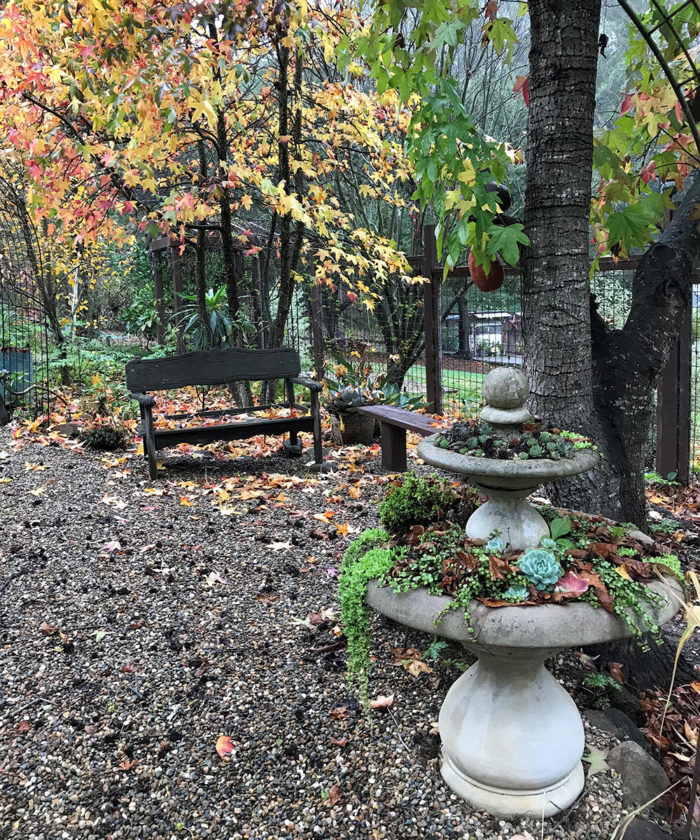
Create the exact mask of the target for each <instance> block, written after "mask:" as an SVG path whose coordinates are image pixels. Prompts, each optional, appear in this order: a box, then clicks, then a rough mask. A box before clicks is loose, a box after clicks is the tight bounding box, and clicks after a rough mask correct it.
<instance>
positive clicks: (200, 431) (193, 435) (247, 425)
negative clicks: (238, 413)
mask: <svg viewBox="0 0 700 840" xmlns="http://www.w3.org/2000/svg"><path fill="white" fill-rule="evenodd" d="M313 430H314V418H313V417H312V416H311V415H310V414H309V415H306V416H304V417H284V418H280V419H277V420H243V421H241V422H240V423H224V424H221V425H218V426H195V427H190V428H185V429H155V430H154V436H155V444H156V449H165V448H166V447H168V446H175V445H177V444H178V443H195V444H204V443H212V442H213V441H217V440H241V439H243V438H249V437H253V436H254V435H273V436H274V435H282V434H284V432H313ZM137 431H139V430H137Z"/></svg>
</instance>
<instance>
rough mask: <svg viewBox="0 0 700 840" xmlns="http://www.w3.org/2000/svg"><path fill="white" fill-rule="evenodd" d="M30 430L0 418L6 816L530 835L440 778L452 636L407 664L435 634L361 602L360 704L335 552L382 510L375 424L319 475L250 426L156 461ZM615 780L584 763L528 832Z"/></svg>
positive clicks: (617, 792)
mask: <svg viewBox="0 0 700 840" xmlns="http://www.w3.org/2000/svg"><path fill="white" fill-rule="evenodd" d="M43 440H44V443H45V444H49V445H42V444H39V443H35V442H26V439H24V438H21V439H18V440H15V439H13V437H12V431H11V429H4V430H2V431H0V482H1V486H0V494H1V495H0V501H1V506H0V516H1V518H2V535H3V539H2V543H1V544H0V640H1V647H0V838H2V840H5V838H12V840H15V838H16V839H17V840H20V839H21V840H59V838H80V840H97V838H105V840H106V839H107V838H111V840H136V838H150V840H171V838H183V839H184V838H188V840H189V839H190V838H195V840H200V838H201V840H206V839H207V838H209V839H211V838H221V840H224V838H226V840H238V839H239V838H256V840H257V838H259V839H260V840H263V838H269V837H271V838H279V840H309V838H319V840H326V839H327V840H336V838H355V837H357V838H369V840H381V838H392V840H394V838H395V839H396V840H399V839H400V840H405V838H424V837H430V836H439V837H442V838H449V837H455V838H456V837H459V838H464V840H467V838H484V840H487V839H488V840H497V838H504V840H505V838H511V837H513V836H514V835H516V834H523V833H525V832H529V833H530V834H531V835H532V837H537V838H539V837H540V836H541V828H540V823H539V821H538V820H534V819H533V820H526V821H515V822H508V821H504V820H499V819H497V818H493V817H489V816H488V815H485V814H481V813H474V812H473V811H472V810H471V809H470V808H469V807H468V806H467V805H466V803H464V802H463V801H461V800H459V799H457V797H456V796H455V795H454V794H452V792H451V791H450V790H449V788H447V787H446V785H445V784H444V783H443V782H442V779H441V777H440V774H439V760H438V754H439V736H438V734H437V728H436V723H435V722H436V721H437V717H438V712H439V708H440V704H441V702H442V699H443V698H444V695H445V693H446V692H447V690H448V688H449V686H450V684H451V683H452V682H453V681H454V679H455V678H456V677H457V676H459V674H460V672H461V669H462V668H463V667H464V665H463V663H464V661H465V655H464V654H463V653H462V652H461V650H460V649H459V648H455V647H448V648H446V649H443V650H442V651H441V652H440V658H439V659H438V660H436V661H431V660H429V659H427V657H421V658H420V661H423V662H424V663H425V665H426V669H418V670H419V676H418V677H415V676H413V675H412V674H411V672H410V671H409V670H408V668H407V667H406V662H407V661H408V662H409V664H410V660H411V658H412V657H413V656H414V654H412V653H410V651H411V649H413V650H417V651H425V649H426V648H427V647H428V645H429V644H430V641H431V640H430V638H429V637H425V636H421V635H420V634H418V633H414V632H408V633H407V632H406V630H405V629H404V628H401V627H398V626H396V625H391V624H389V623H388V622H385V621H383V620H380V619H376V621H375V625H374V640H375V652H376V657H377V662H376V669H375V672H374V673H373V676H372V683H371V692H372V696H373V697H376V696H378V695H384V696H390V695H393V702H392V704H391V705H390V706H389V707H388V708H385V709H380V710H377V711H376V712H374V713H373V715H372V718H371V720H366V719H365V718H363V717H362V715H361V713H360V710H359V708H358V705H357V703H356V701H355V700H354V698H353V697H352V695H351V694H350V693H349V692H348V689H347V688H346V686H345V683H344V676H343V675H344V670H345V663H346V652H345V648H344V643H343V637H342V634H341V631H340V627H339V620H338V599H337V575H338V567H339V564H340V560H341V557H342V554H343V551H344V550H345V548H346V546H347V544H348V542H349V540H351V539H352V538H353V536H354V535H355V534H357V533H359V532H360V531H361V530H363V529H365V528H367V527H370V526H374V525H376V524H377V523H378V515H377V502H378V500H379V499H380V498H381V497H382V495H383V491H384V488H385V485H386V482H387V480H388V479H387V476H386V475H382V471H381V468H380V466H379V453H378V447H377V446H376V445H375V447H374V448H373V449H367V450H365V449H359V448H358V449H353V450H346V453H345V454H342V453H337V455H336V457H337V458H338V460H339V463H340V464H341V470H340V471H339V472H338V473H336V474H333V475H308V474H307V473H306V472H305V470H304V467H303V464H301V463H300V462H299V461H295V460H289V459H287V458H285V457H281V456H275V455H265V454H262V455H261V454H259V452H260V446H259V444H258V443H255V442H253V443H252V444H251V446H250V449H249V450H246V449H245V447H237V448H236V449H235V452H236V454H237V455H238V457H236V458H232V459H231V460H230V461H226V462H222V461H220V460H215V459H214V458H212V457H211V456H208V457H200V454H201V453H199V452H194V453H190V459H189V460H184V459H182V457H180V456H179V457H178V458H177V459H173V460H172V462H171V460H170V459H168V460H167V461H166V463H167V465H168V468H167V469H166V470H164V471H163V474H162V477H159V480H158V481H156V482H153V483H152V482H149V481H148V475H147V470H146V466H145V464H144V461H143V458H141V457H138V458H136V457H135V456H133V453H132V454H129V455H128V456H125V455H124V453H114V454H111V453H110V454H105V455H100V454H99V453H89V452H84V451H71V449H70V446H75V444H74V443H69V442H66V441H65V440H60V441H58V440H51V439H48V438H46V437H44V438H43ZM16 446H20V447H21V448H19V449H16V448H15V447H16ZM232 451H233V450H232ZM246 452H247V454H246ZM395 663H398V664H395ZM222 736H223V740H220V739H222ZM587 737H588V741H589V744H591V745H592V746H594V747H596V748H597V749H599V750H604V749H605V748H606V747H608V746H610V745H612V744H614V743H615V741H614V740H611V738H610V736H607V735H604V734H602V733H601V732H598V731H596V730H595V729H593V728H589V729H587ZM227 738H228V739H230V741H227V740H226V739H227ZM217 744H218V745H219V747H220V749H221V751H222V752H223V753H224V757H221V756H220V754H219V753H218V752H217ZM229 747H230V752H229V753H228V754H226V751H227V749H229ZM621 802H622V791H621V785H620V781H619V779H617V778H614V777H613V775H612V774H611V773H610V772H609V771H608V772H598V773H596V774H594V775H589V777H588V778H587V781H586V787H585V790H584V793H583V795H582V797H581V799H580V801H579V803H578V804H577V805H576V806H575V807H574V808H573V809H572V810H571V811H570V812H569V813H567V814H565V815H562V816H561V817H560V818H559V819H552V820H546V821H545V824H544V834H543V836H544V837H546V838H554V837H556V838H584V837H585V838H600V840H602V838H607V837H608V836H609V834H610V832H611V831H612V829H613V827H614V826H615V825H616V824H617V823H618V821H619V820H620V818H621V817H622V816H623V814H624V811H623V810H622V806H621Z"/></svg>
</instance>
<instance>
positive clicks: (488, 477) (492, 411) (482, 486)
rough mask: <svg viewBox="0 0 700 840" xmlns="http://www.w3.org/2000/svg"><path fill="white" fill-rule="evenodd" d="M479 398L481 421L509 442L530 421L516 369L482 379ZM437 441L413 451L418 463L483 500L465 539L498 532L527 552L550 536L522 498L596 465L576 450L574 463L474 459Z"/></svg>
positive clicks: (588, 452) (591, 455)
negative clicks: (465, 481) (458, 480)
mask: <svg viewBox="0 0 700 840" xmlns="http://www.w3.org/2000/svg"><path fill="white" fill-rule="evenodd" d="M482 393H483V396H484V399H485V400H486V403H487V405H486V407H485V408H484V409H483V411H482V412H481V419H482V420H484V421H486V422H487V423H489V425H490V426H491V427H492V428H493V431H494V434H496V435H500V436H502V437H512V436H513V435H514V434H516V433H518V432H519V430H520V426H521V424H522V423H529V422H531V421H532V419H533V418H532V415H531V414H530V412H529V411H528V410H527V408H525V401H526V400H527V398H528V396H529V389H528V384H527V379H526V378H525V376H524V374H523V373H522V372H521V371H519V370H518V369H517V368H496V369H494V370H492V371H491V372H490V373H489V374H488V376H486V378H485V379H484V384H483V390H482ZM436 437H437V435H432V436H431V437H429V438H426V439H425V440H424V441H421V443H420V444H419V445H418V454H419V455H420V456H421V458H423V460H424V461H426V462H427V463H428V464H432V465H433V466H435V467H441V468H442V469H443V470H447V471H448V472H454V473H462V474H463V475H466V476H468V478H469V479H470V483H472V484H473V485H474V486H475V487H477V488H478V489H479V490H480V491H481V492H482V493H485V494H486V495H487V496H488V502H486V504H484V505H482V506H481V507H479V508H477V510H476V511H475V512H474V513H473V514H472V516H471V518H470V519H469V522H467V529H466V530H467V536H468V537H470V538H472V539H488V538H489V536H490V535H492V534H493V533H494V531H498V532H499V533H500V536H501V537H503V539H504V540H505V541H506V542H507V543H508V544H509V545H510V546H511V548H513V549H526V548H532V547H534V546H537V545H539V542H540V540H541V539H542V537H548V536H549V528H548V527H547V523H546V522H545V521H544V519H543V518H542V517H541V516H540V514H539V513H538V512H537V510H535V508H534V507H533V506H532V505H531V504H530V503H529V502H528V501H527V497H528V496H529V495H530V494H531V493H533V492H534V491H535V490H536V489H537V488H538V487H539V486H540V485H542V484H545V483H546V482H548V481H553V480H555V479H557V478H564V477H566V476H571V475H577V474H578V473H582V472H588V470H592V469H593V468H594V467H596V466H597V464H598V460H599V459H598V454H597V453H596V452H595V450H593V449H580V450H578V451H577V452H576V453H575V454H574V457H573V458H562V459H561V460H559V461H551V460H549V459H547V458H538V459H528V460H527V461H503V460H500V459H495V458H476V457H474V456H473V455H460V454H459V453H458V452H452V451H450V450H449V449H442V448H441V447H439V446H436V444H435V440H436Z"/></svg>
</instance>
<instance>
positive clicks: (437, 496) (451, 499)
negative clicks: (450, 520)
mask: <svg viewBox="0 0 700 840" xmlns="http://www.w3.org/2000/svg"><path fill="white" fill-rule="evenodd" d="M456 502H457V494H456V493H455V491H454V490H453V489H452V488H451V487H450V486H449V485H447V484H446V483H445V482H444V481H440V480H439V479H438V478H436V477H435V476H429V477H427V478H423V477H422V476H419V475H416V474H415V473H414V472H408V473H406V474H405V475H404V477H403V481H402V482H401V484H399V485H398V486H397V487H393V488H390V489H389V491H388V494H387V497H386V499H385V500H384V501H383V502H382V503H381V504H380V505H379V518H380V519H381V521H382V525H383V526H384V527H385V528H386V530H387V531H389V533H391V534H404V533H405V532H406V531H408V530H409V528H410V527H411V525H430V524H431V522H435V521H436V520H438V519H444V518H445V512H446V511H447V510H449V509H450V508H452V507H453V506H454V505H455V503H456Z"/></svg>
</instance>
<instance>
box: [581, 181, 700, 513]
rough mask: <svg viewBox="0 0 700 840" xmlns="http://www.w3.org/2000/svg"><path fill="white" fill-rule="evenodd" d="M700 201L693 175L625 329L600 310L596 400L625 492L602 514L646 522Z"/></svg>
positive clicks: (699, 247)
mask: <svg viewBox="0 0 700 840" xmlns="http://www.w3.org/2000/svg"><path fill="white" fill-rule="evenodd" d="M699 202H700V177H698V175H697V174H696V175H694V176H693V178H692V180H691V181H690V182H689V184H688V188H687V190H686V194H685V196H684V199H683V201H682V202H681V204H680V206H679V207H678V209H677V211H676V213H675V215H674V217H673V220H672V221H671V223H670V224H669V225H668V227H667V228H666V229H665V230H664V232H663V233H662V235H661V236H660V238H659V240H658V241H657V242H656V243H655V244H654V245H652V246H651V247H650V248H649V250H648V251H647V252H646V254H645V255H644V257H643V258H642V261H641V263H640V265H639V267H638V268H637V271H636V272H635V276H634V280H633V285H632V307H631V310H630V314H629V317H628V318H627V323H626V324H625V326H624V328H623V329H621V330H609V329H608V328H607V327H606V326H605V324H604V323H603V322H602V320H601V319H600V318H599V317H598V315H597V313H595V312H594V313H593V320H592V327H593V333H592V336H593V348H594V349H593V369H594V375H595V378H594V400H595V408H596V412H597V416H598V421H599V422H598V425H599V428H600V433H601V434H602V436H603V439H604V441H605V453H606V461H607V464H606V469H607V472H609V473H612V474H614V475H615V476H616V478H617V480H618V481H619V492H618V493H617V494H616V496H615V497H614V498H612V499H610V500H605V499H601V512H604V513H606V515H608V516H611V517H612V518H614V519H620V520H622V521H625V522H634V523H635V524H637V525H639V526H640V527H644V525H645V524H646V504H645V498H644V468H645V456H646V453H647V450H648V448H649V447H648V439H649V430H650V427H651V423H652V421H653V419H654V402H653V396H654V392H655V391H656V388H657V385H658V383H659V379H660V377H661V374H662V373H663V370H664V368H665V366H666V363H667V362H668V359H669V356H670V354H671V350H672V347H673V344H674V342H675V340H676V338H677V335H678V328H679V326H680V324H681V322H682V320H683V315H684V313H685V311H686V309H687V307H688V304H689V302H690V297H691V294H692V282H693V281H692V277H693V271H694V268H695V265H696V263H697V260H698V254H699V252H700V226H699V224H698V220H697V219H693V218H692V217H693V215H695V209H696V208H697V206H698V203H699Z"/></svg>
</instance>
